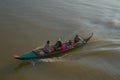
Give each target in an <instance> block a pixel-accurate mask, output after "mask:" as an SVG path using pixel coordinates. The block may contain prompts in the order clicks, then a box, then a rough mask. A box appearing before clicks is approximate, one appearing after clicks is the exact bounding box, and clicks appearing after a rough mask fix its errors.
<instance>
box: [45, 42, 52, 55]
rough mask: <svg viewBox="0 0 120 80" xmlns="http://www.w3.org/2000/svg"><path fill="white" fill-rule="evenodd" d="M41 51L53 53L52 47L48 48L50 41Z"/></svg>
mask: <svg viewBox="0 0 120 80" xmlns="http://www.w3.org/2000/svg"><path fill="white" fill-rule="evenodd" d="M43 51H44V52H45V53H51V52H52V51H54V49H53V47H52V46H50V41H47V44H46V45H45V46H44V48H43Z"/></svg>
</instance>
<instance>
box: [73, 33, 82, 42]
mask: <svg viewBox="0 0 120 80" xmlns="http://www.w3.org/2000/svg"><path fill="white" fill-rule="evenodd" d="M80 40H81V39H80V37H79V36H78V35H76V36H75V38H74V43H77V42H79V41H80Z"/></svg>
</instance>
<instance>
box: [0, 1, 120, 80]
mask: <svg viewBox="0 0 120 80" xmlns="http://www.w3.org/2000/svg"><path fill="white" fill-rule="evenodd" d="M119 7H120V1H119V0H104V1H103V0H92V1H89V0H74V1H73V0H36V1H33V0H24V1H22V0H10V1H9V0H1V1H0V37H1V39H0V45H1V46H0V52H1V55H0V63H1V64H0V79H1V80H10V79H11V80H16V79H17V80H18V79H19V80H28V79H29V80H33V79H37V80H38V79H41V80H48V79H49V80H96V79H97V80H119V79H120V70H119V67H120V65H119V62H120V37H119V36H120V14H119V13H120V9H119ZM91 32H93V33H94V37H93V38H92V39H91V41H90V42H89V43H88V44H87V45H85V46H84V47H82V48H80V49H77V50H75V51H72V52H69V54H68V55H67V56H64V57H63V58H62V60H61V59H56V58H55V59H47V60H48V61H47V60H46V59H45V60H43V62H42V63H41V62H37V65H35V66H33V65H31V64H30V63H27V62H22V61H18V60H14V59H13V58H12V55H13V54H18V55H21V54H23V53H26V52H28V51H31V50H32V49H34V48H35V47H37V46H44V43H46V41H47V40H50V41H51V43H55V42H56V41H57V40H58V39H59V37H61V38H62V41H66V40H68V39H72V38H73V36H74V35H76V34H79V35H80V36H82V37H87V36H88V35H89V33H91ZM63 59H64V60H63ZM59 60H60V61H59ZM54 61H55V62H54ZM46 62H47V63H46Z"/></svg>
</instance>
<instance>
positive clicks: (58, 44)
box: [54, 41, 62, 50]
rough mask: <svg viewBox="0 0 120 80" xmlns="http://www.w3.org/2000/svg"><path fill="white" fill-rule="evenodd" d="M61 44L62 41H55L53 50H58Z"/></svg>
mask: <svg viewBox="0 0 120 80" xmlns="http://www.w3.org/2000/svg"><path fill="white" fill-rule="evenodd" d="M61 46H62V42H61V41H57V42H56V44H55V45H54V47H55V50H59V49H60V47H61Z"/></svg>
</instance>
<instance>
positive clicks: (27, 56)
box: [13, 33, 93, 60]
mask: <svg viewBox="0 0 120 80" xmlns="http://www.w3.org/2000/svg"><path fill="white" fill-rule="evenodd" d="M92 36H93V33H92V34H90V36H89V37H88V38H85V39H83V40H80V41H79V42H77V43H75V44H73V45H72V47H70V48H67V49H65V50H58V51H54V52H52V53H47V54H44V55H40V54H38V52H36V51H30V52H28V53H25V54H23V55H21V56H18V55H13V57H14V58H15V59H19V60H31V59H44V58H50V57H58V56H62V55H64V54H65V53H66V52H68V51H72V50H74V49H77V48H80V47H82V46H84V45H85V44H86V43H87V42H88V41H89V40H90V39H91V38H92ZM42 49H43V48H41V49H39V50H42Z"/></svg>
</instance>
